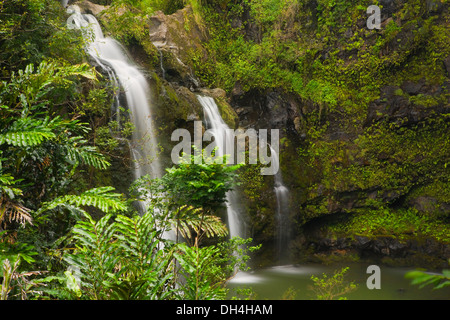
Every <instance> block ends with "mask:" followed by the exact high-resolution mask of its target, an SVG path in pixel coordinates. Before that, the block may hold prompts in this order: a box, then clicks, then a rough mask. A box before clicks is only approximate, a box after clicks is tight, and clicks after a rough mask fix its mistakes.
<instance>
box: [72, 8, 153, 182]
mask: <svg viewBox="0 0 450 320" xmlns="http://www.w3.org/2000/svg"><path fill="white" fill-rule="evenodd" d="M68 12H69V13H72V16H71V17H70V18H69V20H68V25H69V27H72V28H78V29H81V30H82V32H83V36H84V37H85V39H88V45H87V47H86V51H87V53H88V54H89V55H90V56H91V58H92V59H93V60H94V61H95V62H96V63H97V64H98V65H99V66H100V67H101V68H102V69H103V70H105V71H106V72H107V73H108V76H109V78H110V79H111V81H112V82H113V84H114V85H116V86H117V87H120V89H121V90H122V91H123V92H124V94H125V97H126V103H127V107H128V108H129V110H130V113H131V121H132V123H133V124H134V126H135V130H134V132H133V137H132V147H131V149H132V156H133V158H134V162H135V168H134V169H135V170H134V173H135V178H139V177H141V176H143V175H146V174H149V175H150V176H151V177H152V178H156V177H160V176H161V174H162V169H161V164H160V162H159V161H158V152H157V150H158V143H157V140H156V138H155V134H154V131H153V128H154V124H153V120H152V113H151V105H150V99H149V95H148V93H149V85H148V83H147V80H146V79H145V77H144V75H143V74H142V72H141V71H140V70H139V69H138V68H137V67H136V66H135V65H134V64H133V63H132V62H131V61H130V59H129V58H128V56H127V54H126V51H125V50H124V49H123V47H122V46H121V45H120V44H119V43H118V42H117V41H116V40H114V39H112V38H109V37H105V36H104V35H103V32H102V29H101V27H100V25H99V23H98V21H97V19H96V18H95V17H94V16H93V15H90V14H82V13H80V9H79V7H77V6H70V7H69V8H68ZM116 100H118V99H116ZM116 106H117V107H118V104H117V105H116ZM116 114H117V115H119V114H120V112H119V111H118V110H116ZM117 119H118V120H120V118H117Z"/></svg>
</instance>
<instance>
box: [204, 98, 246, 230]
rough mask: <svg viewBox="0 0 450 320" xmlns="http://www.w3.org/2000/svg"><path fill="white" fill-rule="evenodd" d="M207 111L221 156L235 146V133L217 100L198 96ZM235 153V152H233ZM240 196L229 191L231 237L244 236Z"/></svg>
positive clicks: (233, 191) (208, 121)
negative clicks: (227, 122) (225, 118)
mask: <svg viewBox="0 0 450 320" xmlns="http://www.w3.org/2000/svg"><path fill="white" fill-rule="evenodd" d="M197 99H198V100H199V102H200V104H201V105H202V106H203V111H204V113H205V122H206V126H207V128H208V129H210V130H211V131H212V134H213V136H214V139H215V143H216V146H217V147H218V150H217V151H216V155H217V156H219V157H221V156H224V155H225V154H228V153H227V151H232V150H233V148H234V142H233V140H234V134H232V133H231V131H232V130H229V129H230V127H228V125H227V124H226V123H225V121H223V119H222V117H221V115H220V113H219V109H218V107H217V104H216V102H215V101H214V99H213V98H211V97H205V96H197ZM232 154H234V153H232ZM239 203H240V201H239V197H238V195H237V194H236V191H235V190H230V191H228V192H227V204H226V205H227V218H228V227H229V231H230V237H231V238H233V237H241V238H244V231H245V230H244V223H243V219H242V216H241V214H240V212H241V210H240V209H239Z"/></svg>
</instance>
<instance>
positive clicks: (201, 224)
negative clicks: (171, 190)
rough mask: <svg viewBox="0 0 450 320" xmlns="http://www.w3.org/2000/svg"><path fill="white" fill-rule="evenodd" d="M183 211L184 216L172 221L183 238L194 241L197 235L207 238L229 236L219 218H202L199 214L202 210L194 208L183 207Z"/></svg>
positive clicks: (209, 216)
mask: <svg viewBox="0 0 450 320" xmlns="http://www.w3.org/2000/svg"><path fill="white" fill-rule="evenodd" d="M182 211H184V214H182V215H181V217H179V219H177V220H175V221H172V226H173V227H175V228H177V230H178V231H179V232H180V234H181V236H182V237H183V238H185V239H192V238H193V237H194V235H195V234H201V235H205V236H206V237H207V238H212V237H225V236H227V235H228V229H227V227H226V225H225V224H224V223H223V222H222V220H221V219H220V218H219V217H217V216H213V215H204V216H203V218H202V216H201V214H199V212H201V209H195V208H192V207H189V208H186V207H183V208H182ZM186 212H188V213H186Z"/></svg>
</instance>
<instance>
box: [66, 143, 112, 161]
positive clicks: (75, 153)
mask: <svg viewBox="0 0 450 320" xmlns="http://www.w3.org/2000/svg"><path fill="white" fill-rule="evenodd" d="M85 143H87V141H86V140H84V139H83V138H82V137H79V136H76V137H71V138H69V139H68V141H67V142H66V144H65V145H64V146H63V147H64V149H65V150H66V152H67V155H68V157H69V159H70V160H71V161H77V162H82V163H85V164H87V165H90V166H92V167H94V168H97V169H106V168H108V167H109V166H110V165H111V164H110V163H109V162H108V161H107V160H106V159H105V157H104V156H103V155H102V154H101V153H100V152H98V150H97V148H96V147H93V146H88V145H84V144H85Z"/></svg>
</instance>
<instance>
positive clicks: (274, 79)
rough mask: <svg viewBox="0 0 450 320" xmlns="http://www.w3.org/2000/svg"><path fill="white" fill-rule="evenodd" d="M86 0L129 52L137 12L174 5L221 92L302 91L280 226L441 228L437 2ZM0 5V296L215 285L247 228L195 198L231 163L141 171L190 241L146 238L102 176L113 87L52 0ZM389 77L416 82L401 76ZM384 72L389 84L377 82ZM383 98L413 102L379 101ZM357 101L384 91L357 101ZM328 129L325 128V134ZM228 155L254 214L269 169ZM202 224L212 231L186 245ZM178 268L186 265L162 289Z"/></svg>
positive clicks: (439, 236) (199, 70) (397, 231)
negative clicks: (325, 221) (371, 17)
mask: <svg viewBox="0 0 450 320" xmlns="http://www.w3.org/2000/svg"><path fill="white" fill-rule="evenodd" d="M94 2H96V3H99V4H104V5H111V7H110V8H109V9H108V10H107V14H109V16H108V17H109V19H108V22H104V24H105V28H106V30H107V32H109V33H110V34H112V35H113V36H114V37H116V38H117V39H119V40H120V41H121V42H122V43H123V44H124V45H126V46H128V47H132V46H139V47H141V48H143V50H144V52H145V53H146V60H145V62H144V64H145V66H146V67H155V68H156V66H158V65H159V55H158V52H157V50H156V49H155V47H154V46H153V45H152V44H151V42H150V40H149V39H148V37H147V30H146V29H145V26H146V24H145V23H144V22H145V21H146V19H147V18H148V15H151V14H154V13H155V12H157V11H158V10H162V11H163V12H164V13H165V14H172V13H174V12H176V11H177V10H179V9H182V8H184V7H185V6H187V5H190V6H191V8H192V12H193V14H192V16H190V17H186V21H190V22H195V24H196V25H197V26H198V27H199V29H200V30H201V31H202V32H204V33H205V35H206V37H207V39H208V40H207V41H205V42H204V43H202V47H203V48H204V49H205V51H200V50H198V51H195V50H192V51H189V52H185V53H184V54H185V56H184V57H185V58H186V59H187V60H186V61H184V62H186V63H188V64H189V65H190V67H191V68H192V70H193V71H194V73H195V75H196V76H197V77H198V78H199V79H200V81H201V83H202V85H203V86H205V87H211V88H212V87H219V88H223V89H224V90H225V91H226V92H227V94H228V96H230V95H232V94H233V90H235V89H236V88H239V90H242V91H243V92H244V93H248V92H257V93H259V94H261V95H263V94H264V93H266V92H270V91H272V90H277V91H279V92H282V93H285V94H293V95H295V96H296V97H297V98H298V99H299V100H300V101H302V102H303V103H304V105H302V106H300V108H299V109H301V110H299V113H300V114H301V117H300V120H299V122H298V123H297V126H296V130H297V134H298V135H299V136H301V137H302V139H300V140H301V142H300V143H298V145H295V147H294V148H293V149H294V153H293V154H289V155H286V157H285V159H287V161H285V162H282V163H281V166H282V171H283V172H285V173H289V175H285V180H286V181H287V182H288V183H289V184H290V185H293V186H296V188H297V190H299V189H301V191H300V192H298V194H297V196H298V199H297V198H296V199H294V201H293V203H294V204H293V207H294V210H293V211H294V213H293V215H292V225H293V226H295V228H296V231H298V230H300V228H301V227H302V226H303V225H304V224H305V223H306V222H308V221H310V220H312V219H315V218H317V217H323V216H327V215H328V214H330V213H335V212H340V213H348V214H349V219H348V220H346V221H347V222H346V223H343V224H339V225H334V226H331V227H329V229H328V232H329V233H332V234H334V235H345V236H350V237H351V236H355V235H364V236H368V237H377V236H390V237H394V238H396V239H399V240H402V241H403V240H407V239H408V238H417V237H428V238H431V239H434V240H436V241H438V242H440V243H443V244H448V243H449V240H450V239H449V238H448V209H447V208H448V203H449V201H450V200H449V199H450V189H449V185H450V184H449V175H448V165H449V157H448V154H449V146H450V143H449V137H450V135H449V134H448V133H449V130H448V113H447V111H445V110H448V109H445V106H446V104H448V99H449V93H448V71H447V70H446V67H445V64H444V63H443V61H444V59H447V58H448V57H449V55H450V45H449V44H450V41H449V40H450V39H449V37H450V32H449V21H448V19H449V15H448V1H447V0H442V1H436V6H437V7H438V8H441V9H439V10H441V11H439V10H437V9H436V10H437V11H436V10H435V9H433V8H431V9H430V8H429V7H428V6H427V5H426V4H425V2H424V1H419V0H414V1H401V4H400V5H398V6H397V7H395V8H390V7H389V6H387V7H386V8H385V9H386V10H389V13H388V16H389V18H388V19H386V20H384V23H383V25H382V28H381V29H380V30H368V29H367V28H366V26H365V21H366V19H367V15H366V8H367V6H368V5H370V4H373V1H369V0H367V1H343V0H316V1H300V0H279V1H276V0H264V1H253V0H204V1H200V0H189V1H182V0H171V1H159V0H142V1H138V0H136V1H133V0H118V1H114V0H111V1H110V0H106V1H94ZM376 3H378V4H382V3H384V2H383V1H378V2H376ZM123 8H125V10H123ZM442 8H443V9H442ZM382 10H383V8H382ZM433 10H435V11H433ZM0 17H1V22H2V23H1V24H0V35H1V38H0V75H1V81H2V82H1V84H0V205H1V208H0V210H1V211H0V223H1V225H0V232H1V237H2V238H1V242H0V250H1V251H0V257H1V259H2V266H3V268H2V270H1V271H0V272H1V274H2V280H3V284H2V298H8V297H9V298H24V299H25V298H28V299H35V298H36V299H42V298H45V299H47V298H70V299H77V298H88V299H144V298H145V299H149V298H153V299H169V298H170V299H177V298H178V299H179V298H189V299H208V298H224V297H225V295H226V289H225V287H224V283H225V281H226V279H227V278H228V277H229V276H231V275H232V273H233V272H234V271H235V269H233V268H232V267H234V266H236V265H237V266H240V267H241V268H245V266H244V265H243V262H245V261H246V259H247V258H248V256H247V255H246V252H241V253H242V256H243V258H242V259H243V260H239V259H237V258H236V256H234V255H233V254H232V252H236V250H240V249H239V248H241V247H239V244H243V243H246V244H248V242H247V241H244V240H242V241H238V240H232V241H225V240H224V239H225V234H226V231H225V230H224V228H223V224H222V223H221V222H220V220H219V219H217V217H215V216H214V215H212V214H213V211H215V210H216V209H218V207H216V205H217V206H218V203H214V206H209V207H208V202H207V201H206V200H205V199H210V197H211V194H208V192H206V194H205V193H204V192H205V189H204V188H206V189H208V186H211V185H212V186H213V189H214V190H215V191H218V192H223V191H224V190H227V188H229V187H230V186H229V185H228V184H224V185H223V184H221V183H222V182H223V181H227V179H228V177H229V176H228V174H231V173H229V172H227V171H226V170H225V171H222V170H224V168H222V167H220V168H219V167H218V168H213V169H208V168H206V167H201V166H200V167H195V168H186V167H181V169H180V168H178V169H180V171H177V169H175V168H174V169H172V171H169V172H168V175H167V176H166V179H167V180H162V181H156V182H155V181H153V183H154V184H153V186H154V185H155V184H156V185H157V186H160V187H161V186H163V187H164V186H165V187H168V186H170V189H169V190H166V191H170V190H172V192H173V194H172V195H173V198H170V199H165V200H169V204H170V205H169V206H167V203H166V202H165V200H164V201H162V200H161V201H160V202H158V203H156V204H153V205H155V206H161V208H163V209H164V210H166V211H165V213H166V214H167V215H168V216H170V218H171V219H172V221H173V222H174V224H175V225H177V226H178V227H179V228H180V230H182V232H184V234H183V235H184V237H185V238H186V237H187V238H189V235H191V242H188V243H189V244H190V245H174V244H173V243H171V242H167V241H166V240H164V239H163V237H162V232H161V229H160V228H157V222H156V221H155V220H154V219H153V218H152V217H151V216H150V215H144V216H141V217H138V215H137V211H136V209H135V207H133V206H132V205H131V203H132V202H133V200H136V199H137V198H133V196H132V195H133V190H130V191H129V194H130V195H131V196H130V197H129V198H125V197H124V196H123V195H122V194H119V193H117V192H116V191H115V190H114V189H113V188H112V187H110V186H111V185H112V180H113V178H112V174H113V172H112V171H113V170H111V163H113V162H115V161H116V162H120V163H121V164H126V163H128V160H129V159H128V156H127V155H126V152H124V151H123V149H121V148H120V140H118V139H115V138H116V137H118V136H120V137H121V138H123V137H125V138H126V137H129V136H130V134H131V132H132V130H133V128H132V125H131V124H129V123H128V124H122V126H119V124H118V123H116V122H114V121H110V120H111V118H112V117H113V115H112V114H111V108H110V106H111V97H112V93H113V92H114V90H116V89H117V88H113V87H112V86H111V85H110V84H109V82H108V81H107V79H105V78H104V77H103V76H102V75H101V74H100V73H99V72H98V71H96V70H95V69H94V68H92V67H91V66H89V65H88V64H87V62H88V60H87V58H86V56H85V54H84V51H83V46H84V44H83V40H82V38H81V35H80V34H79V33H77V32H76V31H75V30H70V29H67V28H66V25H65V22H66V19H67V17H66V15H65V12H64V10H63V8H61V7H60V6H59V3H58V2H57V1H47V0H29V1H25V0H7V1H3V2H2V3H1V4H0ZM103 20H105V19H103ZM182 27H183V28H185V29H189V28H190V27H191V26H190V24H189V23H187V24H186V25H184V26H182ZM205 52H206V54H205ZM406 82H412V83H421V84H422V87H423V88H428V89H427V90H424V91H423V92H422V91H420V90H416V91H414V90H412V91H411V90H410V91H408V90H407V88H406V89H405V86H404V84H405V83H406ZM388 86H390V87H393V90H391V91H392V92H393V94H390V95H383V92H384V91H383V90H384V88H386V87H388ZM402 88H403V89H402ZM391 91H390V92H391ZM393 97H397V98H398V99H402V100H401V101H403V103H406V104H407V105H408V107H409V108H411V110H413V111H414V112H416V113H418V114H423V116H422V117H419V118H418V119H413V120H411V117H410V114H408V113H407V112H406V114H401V113H400V116H396V114H395V113H392V112H390V110H392V108H393V106H392V105H391V101H392V99H393ZM375 102H376V103H378V104H380V105H382V104H383V103H387V107H386V108H385V109H382V108H378V109H377V108H376V107H375V112H373V113H371V112H372V109H374V103H375ZM442 110H444V111H442ZM369 114H372V118H371V119H369V117H368V115H369ZM369 120H370V121H369ZM336 131H338V132H343V134H341V135H340V138H335V137H334V135H333V134H334V133H335V132H336ZM283 141H284V143H282V144H285V145H288V144H289V145H292V142H290V141H288V139H287V138H284V140H283ZM192 170H194V171H196V170H198V171H197V172H196V173H199V176H202V177H204V175H206V176H207V177H209V178H211V176H208V174H211V173H213V174H216V173H221V174H223V176H221V179H223V181H222V180H221V181H216V180H214V179H213V178H211V179H209V180H208V179H207V180H201V179H200V180H199V181H190V180H189V179H193V177H194V176H195V174H194V175H192V174H193V171H192ZM210 170H213V171H210ZM200 172H203V173H202V174H200ZM240 172H241V173H242V174H241V176H240V178H241V180H242V188H243V189H244V192H243V194H244V195H245V196H246V198H247V200H248V201H249V203H250V205H249V206H250V209H251V211H252V210H253V211H252V212H253V216H252V217H253V218H255V219H253V220H254V221H253V222H252V223H253V224H254V228H255V229H256V230H259V229H261V228H262V227H261V226H258V224H259V223H260V224H261V225H263V227H265V226H266V224H263V223H262V222H260V221H258V219H257V218H258V217H261V216H267V215H270V214H271V213H270V212H269V211H270V210H269V209H268V208H267V207H265V206H264V205H263V203H264V202H262V201H261V197H263V196H264V195H265V194H267V193H268V192H266V191H267V190H268V188H269V186H270V184H268V183H267V181H265V180H264V179H263V178H262V177H261V176H260V175H258V172H259V170H258V168H257V167H253V166H249V167H246V168H241V171H240ZM188 173H189V174H188ZM194 173H195V172H194ZM186 175H188V176H189V177H190V178H189V177H187V176H186ZM177 178H178V180H177ZM170 179H173V180H170ZM189 182H192V184H190V185H184V184H183V183H189ZM138 183H141V184H142V185H141V187H143V188H144V190H145V187H147V188H149V187H150V186H151V184H150V185H149V184H148V183H149V181H145V180H143V181H140V182H138ZM194 185H195V186H198V188H197V189H192V186H194ZM177 188H180V189H179V190H184V191H186V190H191V189H192V190H191V191H193V193H188V192H187V193H186V194H189V195H190V196H192V197H199V198H196V199H197V200H198V199H200V200H199V201H197V202H195V201H193V198H192V199H187V198H177V196H179V195H180V194H181V193H178V194H177V193H176V192H175V191H174V190H178V189H177ZM183 188H185V189H183ZM134 191H135V190H134ZM141 191H142V189H141ZM151 191H152V192H154V191H155V190H153V189H152V190H151ZM127 193H128V190H127ZM166 195H167V194H165V195H164V196H163V197H166ZM216 195H217V194H214V195H213V196H216ZM135 196H136V195H135ZM222 196H223V194H222ZM202 197H204V198H202ZM219 198H220V197H219ZM203 200H204V201H203ZM216 200H217V199H216ZM219 200H223V197H222V198H220V199H219ZM347 200H348V201H347ZM218 202H221V201H218ZM186 204H189V205H191V206H192V207H189V206H188V207H185V206H183V205H186ZM417 207H418V208H417ZM151 209H153V208H151ZM418 209H420V210H418ZM164 210H163V212H164ZM205 216H208V218H206V219H205ZM214 217H215V218H214ZM264 223H266V222H264ZM165 227H166V228H167V226H165ZM193 231H194V232H193ZM133 232H134V233H133ZM203 232H204V233H205V237H206V234H208V235H210V236H213V238H214V237H216V238H214V240H213V242H214V241H215V242H216V244H215V245H205V246H204V247H202V246H199V240H201V239H199V238H198V237H199V235H201V234H203ZM208 232H209V233H208ZM142 233H145V234H152V237H141V235H142ZM124 234H127V235H128V236H127V237H125V236H124ZM271 236H272V234H271V233H270V232H269V231H267V237H271ZM200 238H201V237H200ZM203 239H205V238H203ZM166 242H167V243H166ZM161 248H164V249H163V250H162V249H161ZM252 249H255V248H252ZM65 251H67V252H69V253H66V254H64V252H65ZM156 252H158V253H157V254H155V255H152V254H150V253H156ZM105 257H106V258H107V259H106V260H105V261H103V260H98V259H104V258H105ZM174 259H176V260H177V261H178V262H179V266H178V267H177V266H176V265H175V264H174V263H173V261H174ZM149 264H150V265H152V268H151V269H146V268H145V266H147V265H149ZM230 267H231V269H230ZM25 271H30V273H26V272H25ZM11 275H14V277H12V278H11ZM181 276H184V277H186V279H187V282H186V283H185V286H184V287H181V288H180V287H177V286H176V285H175V283H176V281H177V278H178V277H181ZM190 276H192V277H190ZM8 279H9V280H8ZM8 281H10V282H8ZM44 284H45V286H44Z"/></svg>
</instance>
